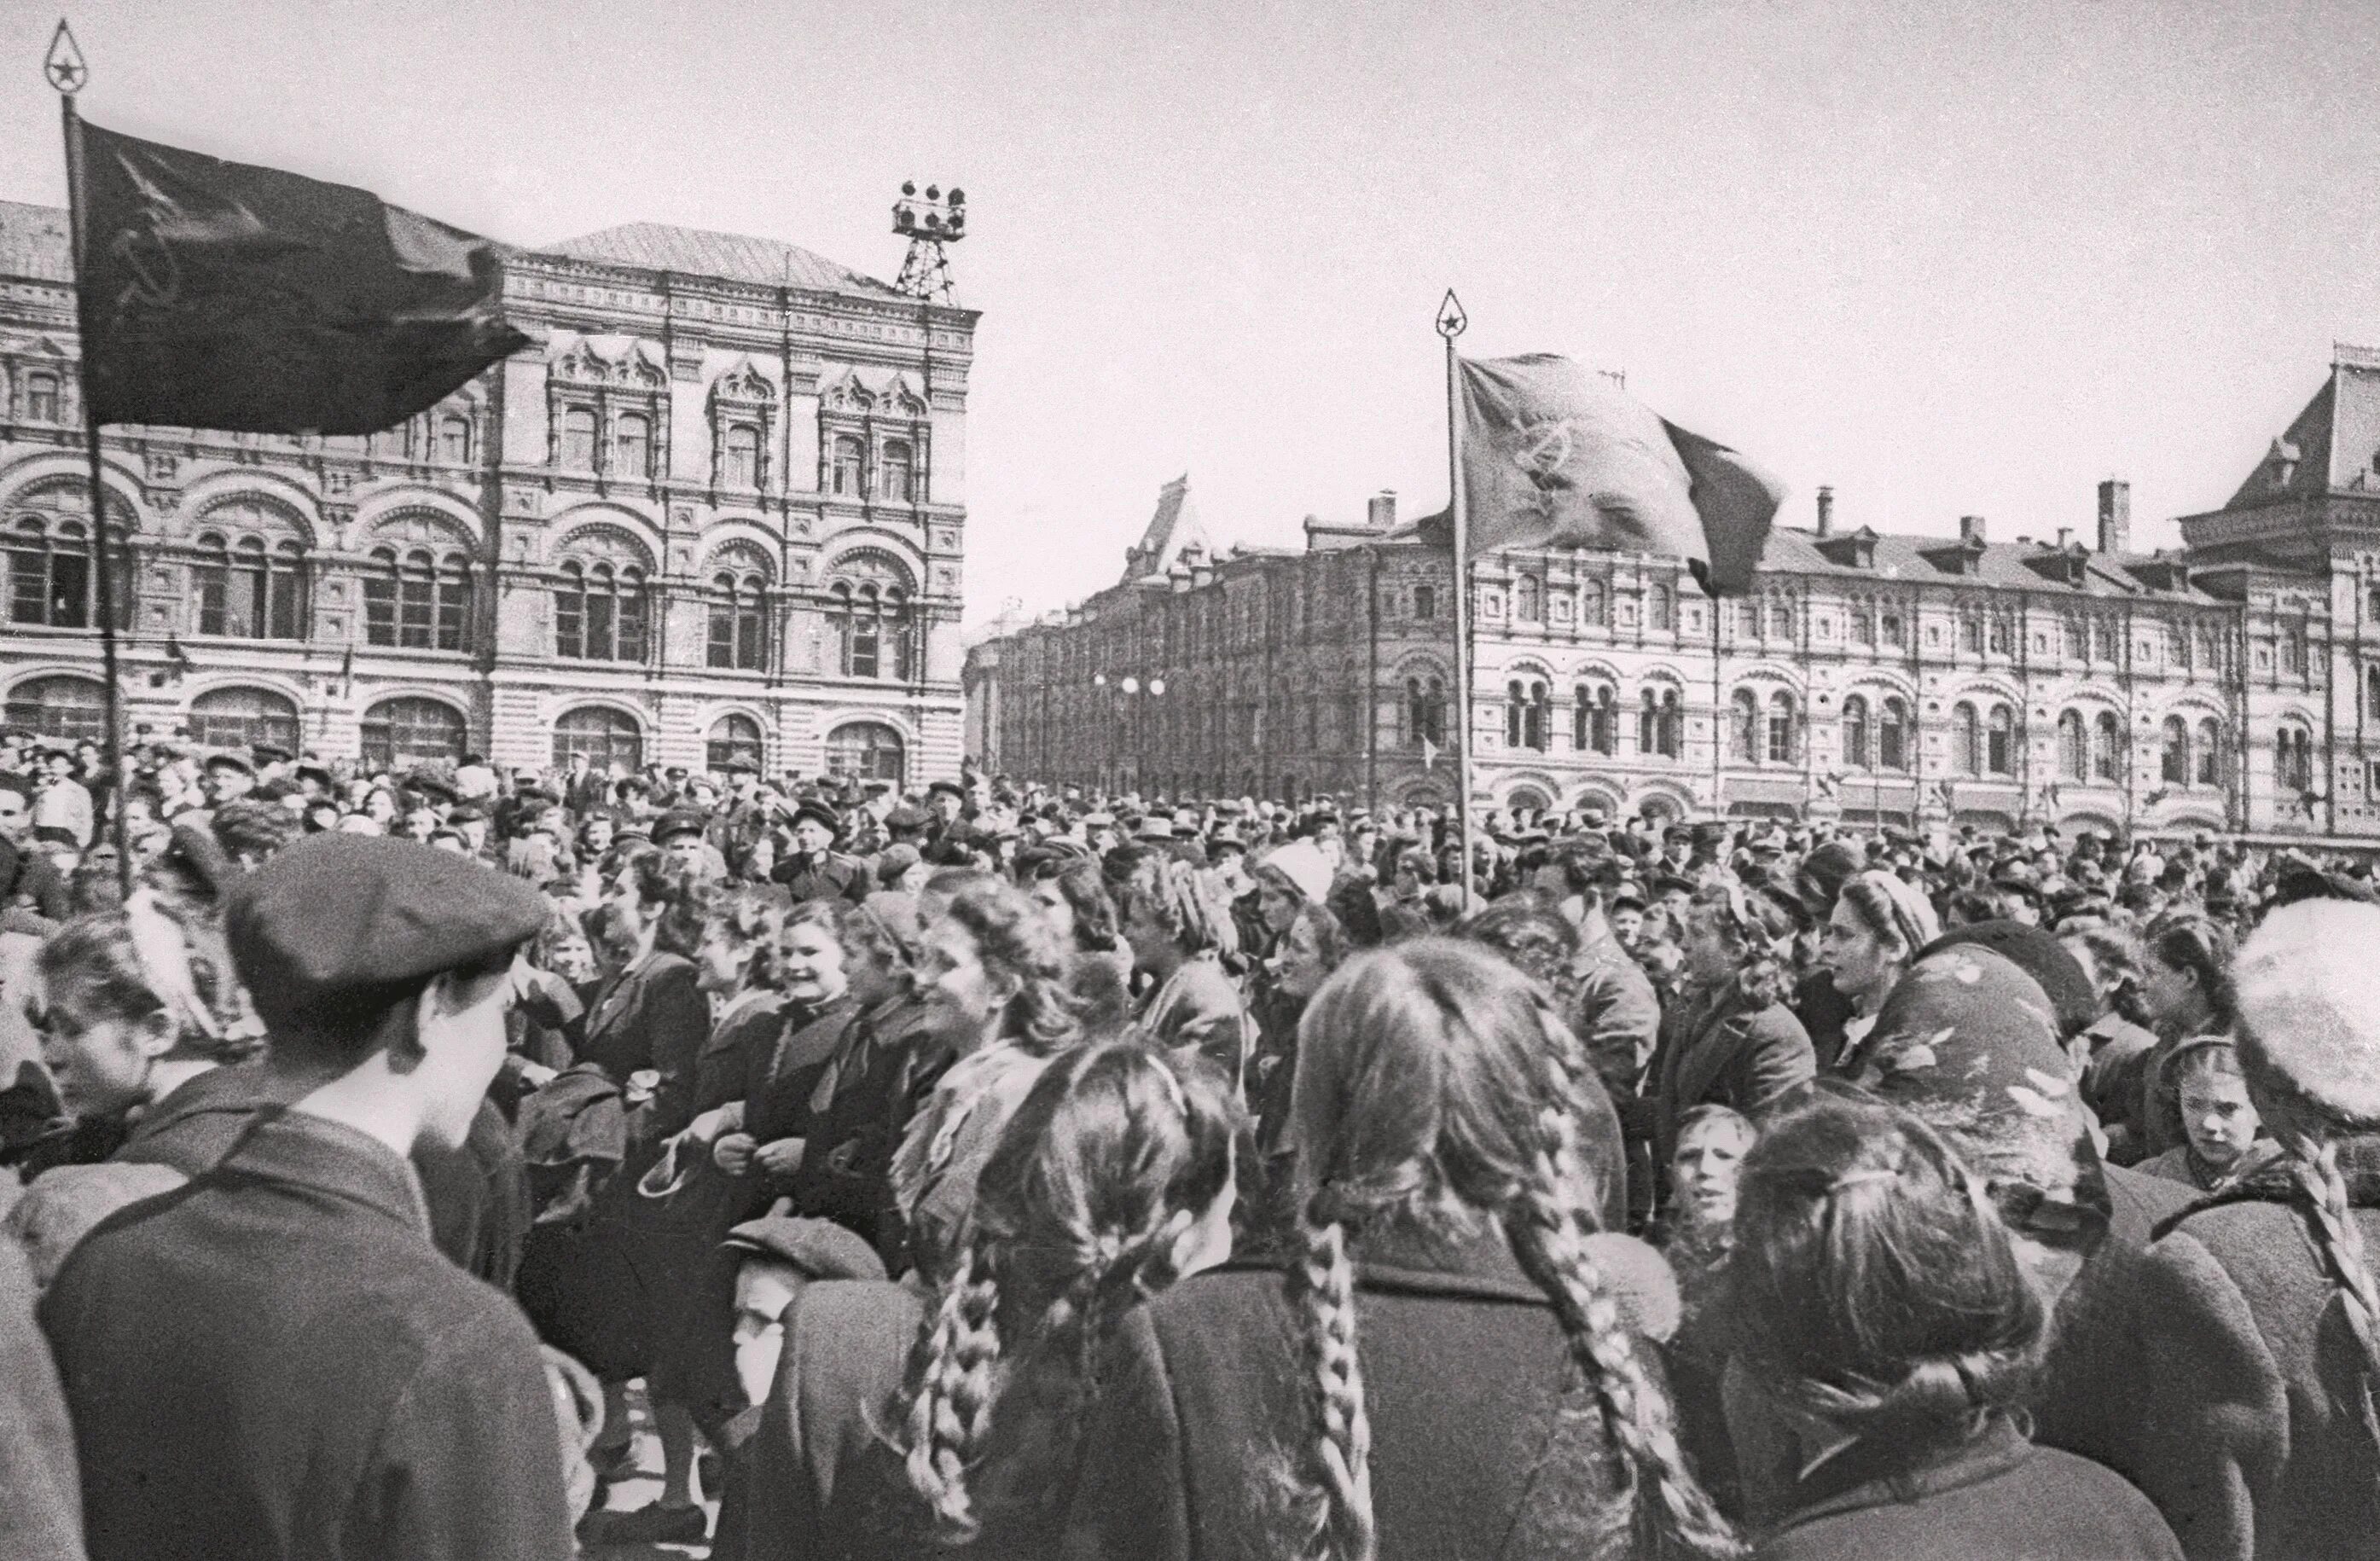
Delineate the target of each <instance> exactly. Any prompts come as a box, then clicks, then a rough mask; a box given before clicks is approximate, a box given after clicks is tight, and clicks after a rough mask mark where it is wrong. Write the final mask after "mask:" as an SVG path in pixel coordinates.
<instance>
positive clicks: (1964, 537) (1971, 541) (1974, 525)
mask: <svg viewBox="0 0 2380 1561" xmlns="http://www.w3.org/2000/svg"><path fill="white" fill-rule="evenodd" d="M1959 540H1961V542H1964V543H1966V544H1967V545H1968V546H1969V547H1980V546H1982V545H1983V540H1984V517H1983V516H1982V515H1979V514H1962V515H1961V516H1960V517H1959Z"/></svg>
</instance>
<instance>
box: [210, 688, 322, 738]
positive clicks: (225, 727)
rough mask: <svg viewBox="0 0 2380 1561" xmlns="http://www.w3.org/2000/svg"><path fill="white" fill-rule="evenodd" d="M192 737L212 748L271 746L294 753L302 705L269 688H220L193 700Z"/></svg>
mask: <svg viewBox="0 0 2380 1561" xmlns="http://www.w3.org/2000/svg"><path fill="white" fill-rule="evenodd" d="M190 737H191V739H192V741H194V742H197V743H199V744H201V745H202V746H205V747H210V748H245V747H249V746H251V745H253V744H258V743H270V744H273V746H274V747H276V748H285V749H286V750H288V751H289V752H290V753H293V754H294V753H296V752H297V703H296V701H294V700H291V699H289V698H286V697H285V696H282V695H278V694H275V693H273V691H272V690H271V689H269V688H218V689H215V690H214V691H213V692H212V693H208V694H201V695H200V696H198V697H197V698H196V699H193V700H191V701H190Z"/></svg>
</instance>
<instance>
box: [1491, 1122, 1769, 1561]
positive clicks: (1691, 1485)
mask: <svg viewBox="0 0 2380 1561" xmlns="http://www.w3.org/2000/svg"><path fill="white" fill-rule="evenodd" d="M1540 1125H1541V1128H1542V1130H1543V1135H1544V1143H1543V1144H1542V1145H1541V1146H1540V1147H1539V1149H1538V1152H1537V1156H1536V1175H1535V1176H1533V1177H1532V1178H1531V1179H1530V1180H1529V1181H1528V1183H1527V1184H1526V1185H1524V1186H1522V1187H1519V1188H1516V1189H1514V1191H1513V1196H1512V1201H1511V1203H1509V1204H1507V1205H1506V1207H1505V1209H1504V1223H1505V1229H1506V1232H1507V1234H1508V1235H1509V1236H1510V1237H1511V1238H1512V1251H1513V1253H1514V1254H1515V1255H1516V1256H1517V1257H1518V1258H1519V1259H1520V1261H1521V1265H1522V1266H1523V1267H1524V1269H1526V1270H1527V1271H1528V1273H1529V1276H1530V1277H1532V1278H1533V1279H1535V1280H1536V1283H1537V1285H1538V1286H1539V1288H1541V1289H1544V1290H1545V1292H1546V1294H1547V1295H1548V1297H1550V1298H1551V1299H1552V1301H1553V1303H1554V1310H1555V1313H1557V1314H1558V1315H1559V1316H1560V1319H1561V1325H1562V1333H1563V1335H1564V1336H1565V1337H1567V1338H1568V1340H1569V1343H1570V1350H1571V1355H1572V1358H1573V1360H1575V1361H1577V1362H1578V1365H1579V1369H1580V1370H1581V1371H1582V1372H1584V1373H1585V1376H1586V1380H1587V1382H1588V1383H1589V1384H1590V1385H1591V1386H1593V1387H1594V1389H1595V1394H1596V1397H1597V1398H1598V1399H1599V1400H1600V1401H1601V1403H1602V1406H1603V1418H1604V1423H1605V1425H1606V1426H1607V1427H1608V1428H1609V1432H1610V1434H1611V1439H1612V1440H1613V1441H1614V1442H1615V1443H1617V1444H1618V1445H1619V1446H1620V1449H1621V1453H1622V1454H1623V1455H1625V1458H1626V1469H1627V1473H1628V1487H1629V1489H1628V1496H1629V1500H1630V1502H1631V1504H1632V1505H1633V1507H1634V1511H1633V1515H1632V1516H1633V1529H1634V1531H1635V1534H1636V1544H1635V1548H1634V1552H1633V1553H1634V1554H1635V1555H1643V1556H1698V1557H1733V1556H1740V1555H1743V1554H1744V1548H1743V1543H1742V1541H1741V1540H1739V1539H1738V1538H1737V1536H1736V1533H1735V1531H1734V1530H1733V1529H1732V1528H1731V1527H1730V1525H1729V1523H1728V1520H1727V1519H1726V1518H1725V1517H1723V1516H1722V1515H1721V1514H1720V1512H1719V1510H1718V1507H1717V1505H1716V1504H1714V1503H1713V1502H1712V1500H1711V1498H1710V1494H1709V1493H1708V1492H1706V1491H1705V1490H1704V1489H1703V1487H1702V1483H1701V1482H1700V1481H1698V1480H1696V1479H1695V1478H1694V1471H1693V1470H1691V1469H1689V1468H1688V1467H1687V1465H1686V1458H1685V1453H1684V1451H1683V1449H1682V1448H1681V1447H1680V1446H1678V1436H1677V1430H1676V1427H1675V1426H1674V1425H1673V1424H1672V1422H1671V1421H1670V1399H1669V1395H1668V1393H1667V1392H1666V1391H1664V1389H1663V1388H1662V1386H1660V1384H1658V1382H1656V1381H1655V1380H1654V1379H1653V1378H1652V1377H1651V1376H1650V1375H1649V1374H1647V1373H1646V1372H1645V1362H1644V1360H1643V1358H1642V1357H1641V1356H1640V1355H1639V1354H1638V1353H1637V1345H1636V1342H1635V1340H1634V1339H1633V1337H1631V1336H1630V1334H1629V1332H1628V1329H1627V1326H1626V1325H1625V1324H1624V1323H1623V1322H1622V1321H1621V1315H1620V1308H1619V1305H1618V1303H1617V1302H1615V1301H1613V1300H1612V1298H1611V1294H1610V1291H1609V1290H1608V1289H1606V1288H1605V1287H1604V1283H1603V1277H1602V1275H1601V1273H1600V1272H1599V1271H1598V1270H1597V1268H1596V1265H1595V1261H1594V1259H1593V1257H1592V1256H1591V1255H1590V1254H1589V1250H1588V1247H1587V1245H1586V1237H1587V1236H1588V1235H1589V1234H1590V1233H1591V1231H1592V1226H1591V1225H1590V1223H1589V1222H1588V1219H1587V1217H1586V1214H1585V1205H1584V1204H1583V1203H1582V1201H1581V1200H1582V1198H1583V1196H1584V1190H1585V1186H1586V1180H1585V1172H1584V1170H1583V1168H1581V1165H1580V1161H1579V1157H1578V1134H1577V1127H1576V1124H1575V1123H1574V1122H1573V1119H1572V1117H1571V1114H1570V1112H1569V1111H1568V1110H1566V1109H1564V1108H1562V1107H1560V1106H1552V1107H1548V1108H1547V1109H1546V1110H1545V1111H1544V1112H1543V1113H1541V1116H1540ZM1648 1484H1649V1485H1650V1486H1651V1489H1652V1493H1653V1494H1654V1496H1655V1497H1657V1498H1658V1500H1657V1501H1650V1502H1648V1501H1647V1500H1645V1489H1646V1486H1647V1485H1648Z"/></svg>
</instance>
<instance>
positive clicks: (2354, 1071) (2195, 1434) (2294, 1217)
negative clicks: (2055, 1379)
mask: <svg viewBox="0 0 2380 1561" xmlns="http://www.w3.org/2000/svg"><path fill="white" fill-rule="evenodd" d="M2374 948H2380V907H2374V906H2372V905H2368V904H2357V903H2353V902H2347V901H2338V900H2312V901H2304V902H2299V903H2297V904H2293V905H2287V906H2283V907H2281V908H2279V909H2277V910H2276V911H2274V912H2272V913H2271V914H2269V915H2267V916H2266V917H2265V921H2264V925H2263V926H2259V927H2258V928H2257V929H2256V931H2255V932H2254V933H2253V934H2252V935H2250V937H2249V938H2248V940H2247V942H2246V943H2245V944H2244V945H2243V946H2242V947H2241V948H2240V955H2239V961H2238V964H2237V966H2236V971H2235V980H2236V988H2237V1009H2236V1017H2237V1020H2238V1035H2237V1037H2236V1044H2237V1047H2238V1057H2239V1061H2240V1070H2241V1071H2242V1072H2243V1073H2245V1074H2246V1076H2247V1083H2248V1095H2249V1098H2250V1099H2251V1101H2252V1102H2253V1104H2254V1106H2255V1108H2256V1111H2257V1114H2258V1115H2259V1116H2260V1117H2262V1118H2263V1119H2264V1123H2265V1128H2266V1129H2267V1130H2268V1131H2270V1132H2271V1134H2272V1136H2273V1138H2274V1140H2275V1141H2276V1142H2277V1144H2278V1145H2279V1150H2280V1153H2279V1156H2278V1157H2277V1159H2275V1160H2274V1161H2272V1162H2270V1163H2268V1164H2266V1165H2265V1166H2264V1167H2262V1168H2258V1169H2255V1170H2253V1171H2252V1172H2251V1173H2250V1174H2249V1175H2247V1176H2245V1177H2243V1178H2240V1179H2239V1180H2236V1181H2234V1182H2232V1183H2230V1184H2229V1185H2228V1186H2226V1187H2224V1188H2222V1189H2220V1190H2218V1191H2216V1192H2212V1193H2209V1194H2207V1195H2205V1196H2204V1197H2202V1198H2201V1199H2200V1200H2199V1201H2198V1202H2197V1203H2196V1204H2192V1206H2191V1207H2189V1208H2187V1209H2185V1210H2183V1211H2182V1212H2181V1213H2180V1214H2179V1215H2176V1216H2170V1217H2168V1219H2166V1220H2165V1221H2164V1222H2163V1223H2162V1224H2161V1225H2160V1226H2159V1227H2158V1231H2157V1240H2156V1242H2155V1245H2154V1246H2152V1247H2151V1248H2150V1249H2149V1252H2148V1255H2147V1257H2146V1259H2145V1261H2144V1262H2143V1264H2142V1265H2140V1266H2139V1269H2138V1271H2137V1272H2136V1274H2135V1275H2134V1276H2133V1277H2132V1282H2131V1284H2130V1285H2129V1286H2128V1287H2127V1290H2126V1294H2125V1295H2124V1296H2123V1297H2121V1298H2119V1300H2120V1301H2121V1302H2122V1304H2121V1305H2120V1306H2119V1307H2117V1308H2115V1309H2114V1310H2113V1311H2112V1312H2111V1314H2110V1315H2109V1316H2108V1317H2107V1319H2106V1325H2105V1326H2104V1327H2102V1328H2101V1329H2100V1330H2099V1332H2098V1334H2097V1336H2096V1337H2095V1338H2094V1340H2093V1342H2094V1343H2095V1344H2097V1345H2099V1346H2100V1347H2102V1348H2103V1349H2107V1350H2110V1351H2130V1353H2127V1354H2124V1355H2121V1356H2120V1357H2119V1359H2120V1360H2121V1361H2122V1362H2123V1369H2121V1370H2119V1371H2117V1372H2111V1373H2109V1377H2110V1380H2112V1381H2115V1382H2118V1383H2120V1384H2121V1385H2122V1387H2123V1393H2124V1398H2123V1399H2122V1401H2121V1402H2120V1404H2119V1410H2120V1414H2119V1417H2118V1420H2117V1423H2118V1424H2119V1427H2120V1430H2121V1432H2122V1439H2121V1441H2120V1443H2119V1445H2117V1446H2114V1447H2111V1448H2110V1449H2109V1451H2108V1458H2109V1461H2110V1462H2112V1463H2114V1464H2115V1466H2116V1467H2117V1468H2118V1469H2119V1470H2121V1471H2122V1472H2123V1473H2124V1474H2126V1475H2127V1476H2128V1477H2130V1478H2131V1480H2132V1481H2133V1482H2136V1483H2137V1484H2139V1485H2140V1487H2141V1488H2142V1489H2143V1490H2144V1491H2146V1492H2147V1493H2148V1494H2149V1496H2150V1498H2151V1499H2152V1500H2154V1501H2155V1503H2156V1504H2157V1506H2158V1507H2160V1508H2161V1509H2162V1510H2163V1511H2164V1513H2165V1515H2166V1517H2167V1519H2168V1520H2169V1521H2170V1522H2171V1523H2172V1524H2173V1527H2174V1531H2175V1532H2176V1533H2177V1534H2179V1535H2180V1538H2181V1543H2182V1547H2183V1549H2184V1550H2185V1551H2186V1552H2187V1553H2188V1554H2189V1555H2191V1556H2192V1561H2206V1558H2214V1557H2240V1558H2245V1557H2250V1556H2255V1557H2282V1556H2301V1555H2309V1556H2310V1555H2320V1556H2324V1557H2349V1558H2352V1557H2359V1556H2362V1557H2369V1556H2380V1419H2375V1415H2374V1392H2375V1390H2380V1281H2375V1279H2374V1273H2373V1267H2372V1259H2371V1249H2372V1245H2373V1243H2374V1241H2375V1240H2380V962H2375V961H2374V958H2373V955H2372V950H2374ZM2185 1363H2186V1366H2187V1369H2186V1370H2185V1369H2178V1367H2179V1366H2180V1365H2182V1364H2185Z"/></svg>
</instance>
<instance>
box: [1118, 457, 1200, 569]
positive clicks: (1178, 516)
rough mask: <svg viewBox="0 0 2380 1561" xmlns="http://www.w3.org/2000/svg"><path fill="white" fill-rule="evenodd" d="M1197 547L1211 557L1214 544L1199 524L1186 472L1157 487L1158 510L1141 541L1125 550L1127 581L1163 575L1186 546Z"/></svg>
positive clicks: (1143, 532)
mask: <svg viewBox="0 0 2380 1561" xmlns="http://www.w3.org/2000/svg"><path fill="white" fill-rule="evenodd" d="M1194 546H1195V547H1196V548H1197V549H1198V550H1199V551H1201V552H1204V553H1205V554H1206V555H1207V556H1208V558H1212V557H1213V556H1214V554H1215V546H1214V544H1213V543H1212V542H1210V541H1208V539H1207V528H1206V527H1205V526H1201V525H1199V524H1198V506H1197V504H1196V502H1195V501H1193V500H1192V499H1191V497H1190V474H1189V473H1188V472H1184V473H1183V474H1182V475H1181V476H1180V477H1177V478H1174V479H1173V480H1172V481H1171V482H1169V483H1167V484H1166V485H1165V486H1164V487H1162V488H1160V489H1159V490H1157V513H1156V514H1152V515H1150V516H1149V517H1148V525H1147V528H1146V529H1144V530H1143V531H1142V532H1141V534H1140V541H1139V543H1138V545H1136V546H1135V547H1134V548H1132V549H1131V550H1129V551H1126V552H1125V554H1124V564H1123V577H1124V579H1125V580H1127V581H1132V580H1145V579H1147V578H1149V577H1151V576H1156V577H1158V578H1160V579H1161V578H1163V576H1164V575H1165V572H1166V571H1167V570H1169V569H1171V568H1172V567H1173V564H1174V561H1175V560H1177V559H1179V558H1180V557H1181V556H1182V553H1183V551H1184V549H1186V548H1190V547H1194Z"/></svg>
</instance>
